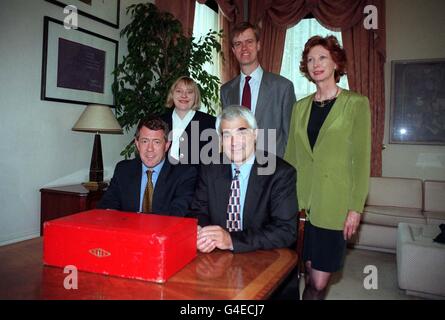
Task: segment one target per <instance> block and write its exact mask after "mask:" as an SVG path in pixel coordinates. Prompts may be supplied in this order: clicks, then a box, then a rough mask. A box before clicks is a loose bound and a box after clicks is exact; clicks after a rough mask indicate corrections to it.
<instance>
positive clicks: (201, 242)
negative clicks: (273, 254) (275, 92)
mask: <svg viewBox="0 0 445 320" xmlns="http://www.w3.org/2000/svg"><path fill="white" fill-rule="evenodd" d="M216 127H217V130H218V133H219V134H220V136H221V138H222V145H223V154H222V155H221V163H220V164H210V165H206V166H202V167H201V170H200V174H199V178H198V185H197V189H196V192H195V197H194V199H193V202H192V207H191V214H190V215H191V216H194V217H197V218H198V221H199V222H198V223H199V226H200V227H199V228H198V229H199V231H198V240H197V247H198V250H199V251H201V252H211V251H212V250H214V249H215V248H219V249H221V250H233V251H234V252H246V251H253V250H257V249H272V248H282V247H289V246H290V245H292V244H293V243H294V242H295V241H296V233H297V230H296V226H297V216H296V214H297V207H298V206H297V198H296V190H295V188H296V187H295V182H296V172H295V169H294V168H293V167H292V166H291V165H289V164H288V163H287V162H285V161H284V160H282V159H281V158H278V157H275V155H273V154H270V153H269V154H268V153H264V152H260V151H256V150H255V142H256V133H257V132H256V130H257V124H256V120H255V117H254V116H253V114H252V113H251V112H250V111H249V110H248V109H247V108H244V107H240V106H230V107H227V108H224V109H223V111H222V113H221V114H220V115H219V116H218V118H217V120H216ZM271 165H272V166H273V168H272V170H270V169H271V168H268V166H271ZM268 171H269V172H268Z"/></svg>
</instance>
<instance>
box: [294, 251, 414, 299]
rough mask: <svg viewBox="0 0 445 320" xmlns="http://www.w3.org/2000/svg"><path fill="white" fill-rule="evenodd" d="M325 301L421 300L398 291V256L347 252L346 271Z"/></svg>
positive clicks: (335, 279)
mask: <svg viewBox="0 0 445 320" xmlns="http://www.w3.org/2000/svg"><path fill="white" fill-rule="evenodd" d="M365 268H366V270H365ZM365 271H366V273H365ZM374 275H375V277H373V276H374ZM371 277H373V278H372V279H371ZM301 282H302V283H301V284H300V286H301V285H303V281H301ZM365 285H366V287H368V289H366V288H365ZM301 292H302V291H301ZM326 299H327V300H347V299H356V300H418V299H420V298H418V297H414V296H409V295H406V294H405V292H404V291H403V290H401V289H399V288H398V286H397V265H396V255H395V254H391V253H382V252H376V251H370V250H361V249H348V252H347V255H346V259H345V266H344V269H343V271H342V272H341V273H338V274H335V275H333V278H332V280H331V286H330V289H329V291H328V293H327V296H326Z"/></svg>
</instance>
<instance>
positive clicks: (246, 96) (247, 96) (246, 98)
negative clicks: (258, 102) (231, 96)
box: [241, 76, 252, 109]
mask: <svg viewBox="0 0 445 320" xmlns="http://www.w3.org/2000/svg"><path fill="white" fill-rule="evenodd" d="M251 78H252V77H250V76H247V77H246V80H245V81H244V89H243V98H242V100H241V105H242V106H244V107H246V108H249V109H251V106H250V104H251V100H252V98H251V93H250V84H249V81H250V79H251Z"/></svg>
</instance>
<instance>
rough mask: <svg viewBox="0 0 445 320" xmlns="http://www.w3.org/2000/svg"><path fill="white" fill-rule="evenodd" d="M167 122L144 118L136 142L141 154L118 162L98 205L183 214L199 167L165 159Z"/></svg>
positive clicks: (176, 214) (103, 207) (167, 145)
mask: <svg viewBox="0 0 445 320" xmlns="http://www.w3.org/2000/svg"><path fill="white" fill-rule="evenodd" d="M168 133H169V128H168V125H167V124H166V123H165V122H164V121H162V120H161V119H160V118H148V119H144V120H141V121H140V122H139V125H138V127H137V130H136V134H135V139H134V142H135V144H136V148H137V150H138V153H139V155H138V156H137V157H136V158H135V159H132V160H123V161H121V162H119V163H118V164H117V165H116V169H115V171H114V175H113V178H112V179H111V183H110V186H109V187H108V190H107V192H106V193H105V194H104V196H103V197H102V199H101V201H100V202H99V204H98V206H97V207H98V208H102V209H115V210H121V211H133V212H145V213H156V214H162V215H174V216H184V215H185V214H186V213H187V212H188V209H189V207H190V203H191V201H192V199H193V193H194V191H195V183H196V178H197V174H198V173H197V169H196V168H195V167H193V166H191V165H172V164H170V163H169V161H168V160H167V161H166V153H167V150H168V148H169V147H170V141H168Z"/></svg>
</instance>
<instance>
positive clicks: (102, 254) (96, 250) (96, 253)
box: [88, 248, 111, 258]
mask: <svg viewBox="0 0 445 320" xmlns="http://www.w3.org/2000/svg"><path fill="white" fill-rule="evenodd" d="M88 252H89V253H91V254H92V255H93V256H95V257H98V258H105V257H108V256H111V253H110V252H108V251H106V250H104V249H102V248H94V249H90V250H89V251H88Z"/></svg>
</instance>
